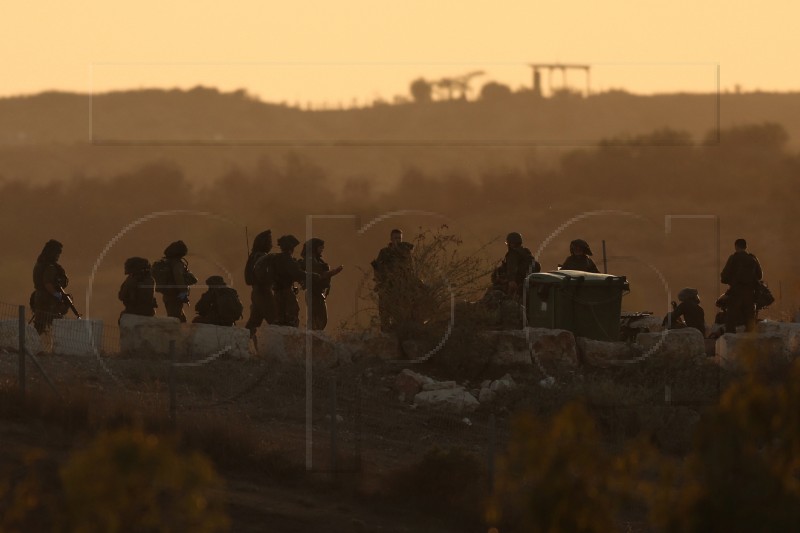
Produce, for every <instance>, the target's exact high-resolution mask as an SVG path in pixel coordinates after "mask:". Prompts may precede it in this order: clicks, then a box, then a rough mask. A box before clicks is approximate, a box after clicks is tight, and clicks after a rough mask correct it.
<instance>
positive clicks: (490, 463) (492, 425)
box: [486, 413, 497, 494]
mask: <svg viewBox="0 0 800 533" xmlns="http://www.w3.org/2000/svg"><path fill="white" fill-rule="evenodd" d="M496 425H497V419H496V418H495V416H494V413H492V414H490V415H489V447H488V455H487V457H486V460H487V464H486V468H487V473H488V475H489V494H494V445H495V432H496Z"/></svg>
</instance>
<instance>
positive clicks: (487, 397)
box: [478, 387, 496, 403]
mask: <svg viewBox="0 0 800 533" xmlns="http://www.w3.org/2000/svg"><path fill="white" fill-rule="evenodd" d="M495 396H496V394H495V392H494V391H493V390H492V389H490V388H489V387H484V388H482V389H481V392H480V394H478V401H479V402H480V403H491V402H493V401H494V398H495Z"/></svg>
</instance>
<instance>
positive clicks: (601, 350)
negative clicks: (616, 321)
mask: <svg viewBox="0 0 800 533" xmlns="http://www.w3.org/2000/svg"><path fill="white" fill-rule="evenodd" d="M575 342H576V343H577V344H578V349H579V351H580V353H581V356H582V357H583V362H584V363H585V364H587V365H589V366H598V367H608V366H611V365H613V364H614V363H616V362H618V361H627V360H629V359H632V358H634V357H636V356H637V355H639V352H640V350H638V349H636V347H634V346H631V345H630V344H628V343H627V342H621V341H620V342H606V341H598V340H594V339H586V338H584V337H578V338H577V339H576V340H575Z"/></svg>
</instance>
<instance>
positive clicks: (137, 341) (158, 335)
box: [119, 314, 186, 358]
mask: <svg viewBox="0 0 800 533" xmlns="http://www.w3.org/2000/svg"><path fill="white" fill-rule="evenodd" d="M169 341H175V355H176V357H178V358H183V357H185V355H186V340H185V330H184V329H182V328H181V322H180V321H179V320H178V319H177V318H172V317H156V316H152V317H151V316H140V315H131V314H123V315H122V316H121V318H120V322H119V348H120V352H121V353H123V354H125V355H129V356H135V357H154V356H155V357H164V358H166V357H168V356H169Z"/></svg>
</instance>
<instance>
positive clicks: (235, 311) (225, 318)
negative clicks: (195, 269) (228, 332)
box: [216, 287, 244, 323]
mask: <svg viewBox="0 0 800 533" xmlns="http://www.w3.org/2000/svg"><path fill="white" fill-rule="evenodd" d="M217 290H218V291H219V292H218V293H217V301H216V308H217V316H218V317H219V320H220V321H221V322H225V323H228V322H230V323H233V322H236V321H237V320H239V319H240V318H242V311H244V306H243V305H242V302H241V301H239V295H238V294H236V290H235V289H232V288H231V287H222V288H220V289H217Z"/></svg>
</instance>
